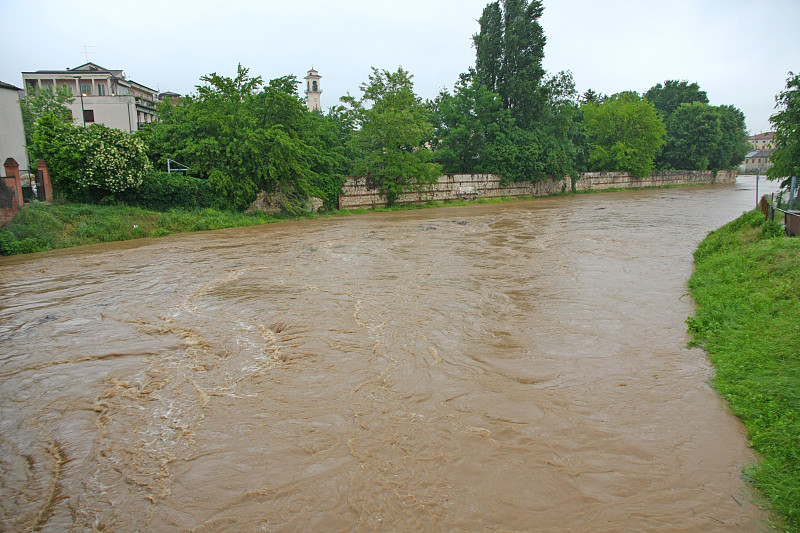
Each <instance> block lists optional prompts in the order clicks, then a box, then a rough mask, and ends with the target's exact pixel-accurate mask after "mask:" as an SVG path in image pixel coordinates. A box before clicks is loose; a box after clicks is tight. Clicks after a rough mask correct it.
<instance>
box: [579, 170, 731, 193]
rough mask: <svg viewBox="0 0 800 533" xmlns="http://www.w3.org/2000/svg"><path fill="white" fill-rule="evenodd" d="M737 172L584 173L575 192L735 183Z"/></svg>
mask: <svg viewBox="0 0 800 533" xmlns="http://www.w3.org/2000/svg"><path fill="white" fill-rule="evenodd" d="M735 182H736V171H735V170H720V171H718V172H717V173H716V174H715V173H714V172H713V171H711V170H670V171H667V172H654V173H653V174H650V175H649V176H648V177H646V178H634V177H633V176H629V175H628V174H626V173H625V172H583V173H581V176H580V178H578V181H576V182H575V190H576V191H577V192H580V191H602V190H604V189H633V188H637V187H663V186H666V185H703V184H712V183H735Z"/></svg>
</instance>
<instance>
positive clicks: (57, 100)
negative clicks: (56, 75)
mask: <svg viewBox="0 0 800 533" xmlns="http://www.w3.org/2000/svg"><path fill="white" fill-rule="evenodd" d="M74 100H75V98H74V97H73V96H72V91H70V89H69V88H68V87H64V86H62V87H57V88H56V90H55V92H54V91H52V90H50V89H42V90H39V91H36V92H32V93H29V94H27V95H26V96H25V98H23V99H21V100H20V102H19V104H20V107H21V108H22V125H23V128H24V129H25V145H26V146H28V147H29V148H30V146H31V145H32V144H33V133H34V131H36V125H37V124H38V122H39V119H41V118H42V117H43V116H44V115H46V114H48V113H52V114H53V117H54V118H55V119H56V120H58V121H60V122H63V123H64V124H72V111H70V109H69V107H68V106H69V104H71V103H72V102H73V101H74ZM29 152H30V150H29ZM30 155H31V162H33V161H35V159H34V158H33V157H32V154H30Z"/></svg>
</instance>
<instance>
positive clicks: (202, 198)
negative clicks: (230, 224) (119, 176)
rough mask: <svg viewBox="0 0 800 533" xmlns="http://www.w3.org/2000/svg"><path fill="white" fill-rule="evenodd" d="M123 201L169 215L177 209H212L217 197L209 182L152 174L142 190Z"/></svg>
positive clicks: (165, 173)
mask: <svg viewBox="0 0 800 533" xmlns="http://www.w3.org/2000/svg"><path fill="white" fill-rule="evenodd" d="M119 199H120V200H122V201H124V202H125V203H128V204H130V205H136V206H139V207H144V208H146V209H155V210H157V211H166V210H168V209H171V208H173V207H180V208H183V209H195V208H198V207H200V208H202V207H211V206H212V205H213V203H214V194H213V191H212V190H211V187H210V186H209V183H208V180H203V179H199V178H193V177H191V176H187V175H185V174H183V173H168V172H159V171H150V172H148V173H147V174H145V176H144V178H143V179H142V183H141V185H140V186H139V188H138V189H136V190H135V191H129V192H128V193H127V194H124V195H122V196H121V197H120V198H119Z"/></svg>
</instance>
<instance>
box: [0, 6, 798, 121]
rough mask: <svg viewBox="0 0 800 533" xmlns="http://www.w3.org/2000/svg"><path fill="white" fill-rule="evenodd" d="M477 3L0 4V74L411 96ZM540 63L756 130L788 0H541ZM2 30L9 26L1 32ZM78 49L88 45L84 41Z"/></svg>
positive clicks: (423, 91) (447, 52) (789, 63)
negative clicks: (100, 70) (62, 73)
mask: <svg viewBox="0 0 800 533" xmlns="http://www.w3.org/2000/svg"><path fill="white" fill-rule="evenodd" d="M486 4H487V0H391V1H384V0H340V1H338V2H333V1H330V0H294V1H292V0H280V1H278V0H263V1H256V0H251V1H248V0H226V1H209V0H191V1H190V0H167V1H165V2H163V3H161V2H129V1H125V2H123V1H115V0H103V1H95V0H81V1H73V0H0V20H2V21H3V23H4V27H5V28H6V30H7V31H6V32H5V35H4V37H3V42H2V45H0V47H2V54H0V80H1V81H5V82H6V83H11V84H13V85H17V86H20V87H21V85H22V77H21V74H20V73H21V72H23V71H36V70H48V69H63V68H66V67H75V66H78V65H80V64H82V63H84V62H85V60H86V56H85V55H84V50H86V51H87V52H88V59H89V61H93V62H95V63H97V64H99V65H102V66H103V67H106V68H109V69H122V70H124V71H125V73H126V75H127V76H128V78H129V79H133V80H135V81H137V82H139V83H142V84H144V85H147V86H149V87H151V88H154V89H159V90H161V91H174V92H178V93H181V94H186V93H191V92H194V90H195V89H194V86H195V85H197V84H198V83H199V77H200V76H202V75H204V74H208V73H210V72H217V73H219V74H223V75H228V76H231V75H233V74H234V73H235V72H236V65H237V63H240V62H241V63H242V64H243V65H244V66H245V67H248V68H249V69H250V72H251V74H252V75H254V76H262V77H263V78H264V79H265V80H268V79H270V78H276V77H279V76H283V75H288V74H294V75H296V76H297V77H298V78H302V77H303V76H305V75H306V71H307V70H308V69H309V68H311V66H312V65H313V66H314V68H315V69H317V70H318V71H319V73H320V75H321V76H322V81H321V85H322V89H323V94H322V105H323V108H325V109H327V108H328V107H329V106H331V105H334V104H337V103H338V100H339V97H340V96H343V95H344V94H346V93H347V92H350V93H351V94H353V95H357V94H359V90H358V87H359V85H360V84H361V83H362V82H364V81H366V79H367V76H368V75H369V73H370V67H373V66H374V67H377V68H381V69H388V70H396V69H397V67H398V66H402V67H403V68H405V69H406V70H409V71H410V72H411V73H412V74H413V75H414V82H415V88H416V90H417V93H418V94H419V95H420V96H422V97H423V98H433V97H434V96H436V94H437V93H438V91H439V90H440V89H441V88H448V89H452V87H453V84H454V83H455V81H456V80H457V78H458V74H459V73H461V72H464V71H466V70H467V68H468V67H469V66H471V65H473V64H474V60H475V52H474V49H473V48H472V40H471V37H472V35H473V34H474V33H476V32H477V31H478V23H477V19H478V17H480V15H481V11H482V10H483V7H484V6H485V5H486ZM544 5H545V11H544V15H543V16H542V19H541V23H542V25H543V27H544V31H545V35H546V36H547V46H546V47H545V68H546V69H547V70H548V71H550V72H553V73H555V72H558V71H560V70H570V71H572V73H573V76H574V78H575V83H576V85H577V88H578V90H579V91H580V92H583V91H585V90H587V89H589V88H591V89H593V90H595V91H597V92H600V93H606V94H612V93H615V92H619V91H623V90H635V91H638V92H644V91H646V90H647V89H648V88H650V87H651V86H653V85H655V84H656V83H659V82H663V81H664V80H666V79H678V80H688V81H690V82H691V81H696V82H698V83H699V84H700V87H701V88H702V89H703V90H705V91H707V93H708V97H709V99H710V101H711V104H713V105H721V104H732V105H735V106H736V107H738V108H739V109H741V110H742V111H744V113H745V115H746V117H747V126H748V129H749V130H750V133H759V132H762V131H767V130H769V128H770V125H769V116H770V115H771V114H772V113H774V106H775V95H776V94H777V93H778V92H779V91H781V90H782V89H783V88H784V86H785V83H786V77H787V73H788V71H790V70H792V71H794V72H798V71H800V40H799V39H798V35H797V29H798V27H800V0H748V1H745V0H544ZM9 28H12V29H13V31H8V30H9ZM84 46H86V47H87V48H86V49H84Z"/></svg>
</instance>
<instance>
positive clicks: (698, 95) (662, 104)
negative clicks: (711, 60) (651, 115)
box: [644, 80, 708, 122]
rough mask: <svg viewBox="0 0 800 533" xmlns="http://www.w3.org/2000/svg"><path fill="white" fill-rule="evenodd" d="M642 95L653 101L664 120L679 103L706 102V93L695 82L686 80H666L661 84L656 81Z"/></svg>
mask: <svg viewBox="0 0 800 533" xmlns="http://www.w3.org/2000/svg"><path fill="white" fill-rule="evenodd" d="M644 97H645V98H646V99H647V100H649V101H651V102H653V105H655V106H656V109H657V110H658V112H659V113H660V114H661V118H662V119H663V120H664V122H666V121H667V120H668V119H669V117H670V115H672V113H674V112H675V110H676V109H678V106H680V105H681V104H691V103H693V102H700V103H703V104H707V103H708V95H707V94H706V92H705V91H703V90H701V89H700V86H699V85H698V84H697V82H692V83H689V82H688V81H686V80H682V81H679V80H666V81H665V82H664V83H663V84H662V83H657V84H656V85H654V86H652V87H650V89H648V90H647V92H646V93H644Z"/></svg>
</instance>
